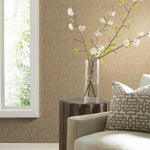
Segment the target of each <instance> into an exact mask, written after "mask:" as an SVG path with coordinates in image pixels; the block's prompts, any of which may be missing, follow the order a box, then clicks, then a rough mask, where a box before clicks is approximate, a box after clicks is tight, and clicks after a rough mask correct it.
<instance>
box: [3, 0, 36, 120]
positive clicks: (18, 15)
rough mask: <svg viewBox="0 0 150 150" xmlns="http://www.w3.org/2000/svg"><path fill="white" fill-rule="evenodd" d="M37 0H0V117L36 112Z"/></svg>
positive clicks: (19, 115) (12, 116)
mask: <svg viewBox="0 0 150 150" xmlns="http://www.w3.org/2000/svg"><path fill="white" fill-rule="evenodd" d="M38 103H39V1H38V0H0V117H1V118H30V117H31V118H36V117H38V114H39V108H38V107H39V104H38Z"/></svg>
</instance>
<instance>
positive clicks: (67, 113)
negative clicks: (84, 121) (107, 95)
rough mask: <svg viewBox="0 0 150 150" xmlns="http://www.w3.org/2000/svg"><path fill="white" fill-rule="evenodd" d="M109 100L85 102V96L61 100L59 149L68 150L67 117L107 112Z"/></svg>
mask: <svg viewBox="0 0 150 150" xmlns="http://www.w3.org/2000/svg"><path fill="white" fill-rule="evenodd" d="M108 103H109V101H107V100H101V99H100V100H99V102H95V103H94V102H93V103H85V102H84V99H83V98H72V99H65V100H64V99H63V100H60V103H59V104H60V107H59V109H60V110H59V112H60V113H59V150H67V148H66V142H67V119H68V117H71V116H77V115H84V114H93V113H99V112H106V111H107V110H108Z"/></svg>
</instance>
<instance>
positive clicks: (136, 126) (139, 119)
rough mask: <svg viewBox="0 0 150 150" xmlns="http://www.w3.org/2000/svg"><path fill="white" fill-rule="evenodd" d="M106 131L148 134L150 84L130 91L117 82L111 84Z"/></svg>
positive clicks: (149, 129) (149, 130)
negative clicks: (129, 131) (130, 131)
mask: <svg viewBox="0 0 150 150" xmlns="http://www.w3.org/2000/svg"><path fill="white" fill-rule="evenodd" d="M106 129H111V130H132V131H144V132H148V133H150V84H149V85H146V86H144V87H141V88H139V89H137V90H132V89H131V88H129V87H128V86H126V85H123V84H121V83H119V82H113V83H112V100H111V102H110V113H109V115H108V119H107V124H106Z"/></svg>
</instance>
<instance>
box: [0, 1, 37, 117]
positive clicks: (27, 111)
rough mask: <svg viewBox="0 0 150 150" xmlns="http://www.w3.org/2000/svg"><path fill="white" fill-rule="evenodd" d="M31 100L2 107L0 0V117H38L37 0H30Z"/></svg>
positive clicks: (0, 13) (0, 16) (0, 20)
mask: <svg viewBox="0 0 150 150" xmlns="http://www.w3.org/2000/svg"><path fill="white" fill-rule="evenodd" d="M30 9H31V10H30V12H31V13H30V22H31V24H30V33H31V36H30V42H31V43H30V45H31V47H30V49H31V100H30V107H13V108H12V107H10V108H9V107H7V108H6V107H3V102H4V75H3V73H4V67H3V66H4V0H0V118H38V117H39V0H31V7H30Z"/></svg>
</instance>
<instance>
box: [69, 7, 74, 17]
mask: <svg viewBox="0 0 150 150" xmlns="http://www.w3.org/2000/svg"><path fill="white" fill-rule="evenodd" d="M68 16H74V13H73V10H72V8H68Z"/></svg>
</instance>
